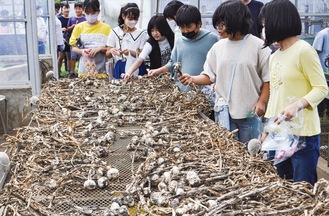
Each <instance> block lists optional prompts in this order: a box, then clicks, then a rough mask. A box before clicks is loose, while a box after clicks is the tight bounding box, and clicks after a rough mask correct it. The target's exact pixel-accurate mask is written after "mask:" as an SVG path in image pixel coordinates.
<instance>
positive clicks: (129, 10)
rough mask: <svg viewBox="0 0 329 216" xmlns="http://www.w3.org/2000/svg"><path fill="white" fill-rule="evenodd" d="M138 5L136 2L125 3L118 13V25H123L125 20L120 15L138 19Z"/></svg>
mask: <svg viewBox="0 0 329 216" xmlns="http://www.w3.org/2000/svg"><path fill="white" fill-rule="evenodd" d="M139 14H140V11H139V7H138V5H137V4H136V3H127V4H126V5H125V6H123V7H122V8H121V10H120V14H119V17H118V24H119V26H121V27H122V26H123V24H124V23H125V21H124V20H123V19H122V15H125V16H128V17H129V18H133V19H138V18H139Z"/></svg>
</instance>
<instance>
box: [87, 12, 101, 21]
mask: <svg viewBox="0 0 329 216" xmlns="http://www.w3.org/2000/svg"><path fill="white" fill-rule="evenodd" d="M85 17H86V20H87V22H89V23H94V22H96V21H97V18H98V13H96V14H89V15H88V14H86V16H85Z"/></svg>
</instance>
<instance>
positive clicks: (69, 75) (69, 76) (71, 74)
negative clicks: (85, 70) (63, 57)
mask: <svg viewBox="0 0 329 216" xmlns="http://www.w3.org/2000/svg"><path fill="white" fill-rule="evenodd" d="M67 78H70V79H74V78H76V74H75V73H71V72H69V73H68V74H67Z"/></svg>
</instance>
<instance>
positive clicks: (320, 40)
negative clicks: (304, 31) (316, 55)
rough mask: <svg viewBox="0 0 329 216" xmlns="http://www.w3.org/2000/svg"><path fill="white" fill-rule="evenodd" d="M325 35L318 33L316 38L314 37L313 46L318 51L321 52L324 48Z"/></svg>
mask: <svg viewBox="0 0 329 216" xmlns="http://www.w3.org/2000/svg"><path fill="white" fill-rule="evenodd" d="M323 43H324V41H323V35H322V34H320V33H318V34H317V35H316V36H315V38H314V41H313V48H314V49H315V50H316V51H318V52H321V51H322V49H323Z"/></svg>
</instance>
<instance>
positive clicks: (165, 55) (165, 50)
mask: <svg viewBox="0 0 329 216" xmlns="http://www.w3.org/2000/svg"><path fill="white" fill-rule="evenodd" d="M158 44H159V47H160V54H161V66H163V65H165V64H167V62H168V61H169V60H170V55H171V47H170V44H169V41H168V39H167V38H165V39H164V40H163V41H158ZM151 52H152V46H151V44H150V43H148V42H146V43H145V45H144V48H143V51H142V52H141V54H140V55H139V57H141V58H142V59H144V60H145V59H146V57H147V56H149V55H150V53H151Z"/></svg>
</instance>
